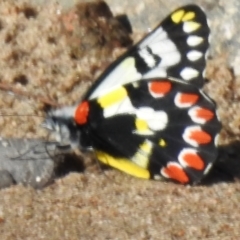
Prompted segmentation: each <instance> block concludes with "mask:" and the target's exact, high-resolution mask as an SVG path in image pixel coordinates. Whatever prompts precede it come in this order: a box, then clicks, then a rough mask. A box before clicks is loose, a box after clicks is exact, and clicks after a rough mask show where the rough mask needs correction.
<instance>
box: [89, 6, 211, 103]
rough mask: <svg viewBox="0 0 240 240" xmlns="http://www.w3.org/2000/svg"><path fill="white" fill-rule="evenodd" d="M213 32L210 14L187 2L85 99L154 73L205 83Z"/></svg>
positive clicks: (111, 69) (109, 70)
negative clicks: (209, 18) (208, 17)
mask: <svg viewBox="0 0 240 240" xmlns="http://www.w3.org/2000/svg"><path fill="white" fill-rule="evenodd" d="M209 32H210V30H209V27H208V24H207V19H206V15H205V13H204V12H203V11H202V9H201V8H200V7H198V6H196V5H187V6H185V7H181V8H179V9H177V10H175V11H174V12H173V13H171V14H170V15H169V16H168V17H167V18H166V19H165V20H164V21H163V22H162V23H161V24H160V25H159V26H157V27H156V28H155V29H154V30H153V31H152V32H151V33H149V34H148V35H147V36H146V37H145V38H144V39H143V40H141V41H140V42H139V43H137V44H136V45H135V46H133V47H132V48H131V49H130V50H128V51H127V52H126V53H125V54H124V55H123V56H122V57H120V58H119V59H118V60H117V61H115V62H114V63H113V64H111V65H110V66H109V67H108V68H107V69H106V71H105V72H104V73H103V74H102V75H101V76H100V78H99V79H98V80H97V81H96V82H95V84H94V85H93V86H92V88H91V89H90V90H89V92H87V94H86V96H85V99H88V98H90V99H92V98H96V97H98V96H99V95H100V94H102V93H104V92H105V91H107V90H109V89H111V88H114V87H116V86H120V85H124V84H126V83H129V82H133V81H139V80H144V79H148V78H152V77H173V78H178V79H180V80H182V81H185V82H189V83H192V84H194V85H196V86H198V87H202V85H203V82H204V79H203V73H204V69H205V65H206V60H205V58H206V52H207V50H208V47H209V41H208V38H209Z"/></svg>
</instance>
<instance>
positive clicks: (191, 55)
mask: <svg viewBox="0 0 240 240" xmlns="http://www.w3.org/2000/svg"><path fill="white" fill-rule="evenodd" d="M202 56H203V54H202V53H201V52H199V51H196V50H192V51H190V52H188V53H187V58H188V59H189V60H190V61H193V62H194V61H196V60H198V59H199V58H201V57H202Z"/></svg>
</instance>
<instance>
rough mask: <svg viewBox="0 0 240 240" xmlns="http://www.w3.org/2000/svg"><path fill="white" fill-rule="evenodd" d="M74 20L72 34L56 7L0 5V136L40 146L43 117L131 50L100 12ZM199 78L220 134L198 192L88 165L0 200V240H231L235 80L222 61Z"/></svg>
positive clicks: (236, 225)
mask: <svg viewBox="0 0 240 240" xmlns="http://www.w3.org/2000/svg"><path fill="white" fill-rule="evenodd" d="M75 10H76V11H78V14H79V15H78V16H79V18H80V19H81V22H82V25H81V28H80V29H79V31H73V29H78V22H77V21H76V15H75V13H74V12H73V11H71V10H70V11H68V12H64V11H62V10H61V7H60V6H59V5H57V4H54V3H52V4H50V5H48V7H47V8H46V7H41V6H38V7H33V6H32V5H31V4H29V3H26V2H24V1H0V45H1V47H0V49H1V52H0V69H1V71H0V80H1V81H0V84H2V85H1V87H2V88H3V87H5V89H9V88H10V87H11V89H12V90H14V92H15V95H13V96H12V95H9V94H6V91H2V92H1V96H0V107H1V109H2V114H3V115H4V116H3V117H1V118H0V126H1V135H2V136H5V137H6V136H14V137H20V138H22V137H35V138H40V137H41V138H44V137H46V132H45V131H44V130H43V129H41V128H39V127H38V125H39V124H40V122H41V121H42V117H41V116H43V114H44V110H45V109H46V108H48V107H49V105H51V104H53V103H58V104H71V103H74V102H75V101H76V100H77V99H80V97H81V95H82V94H83V93H84V92H85V90H86V89H87V88H88V87H89V86H90V85H91V83H92V81H93V79H96V77H97V76H98V75H99V74H100V72H101V71H102V70H103V69H104V68H105V67H106V66H107V65H108V64H109V63H110V62H112V61H113V60H114V59H116V57H117V56H119V55H120V54H121V53H122V52H123V51H124V50H125V47H127V46H128V45H130V44H131V39H130V35H129V32H128V30H127V29H125V28H123V27H122V26H120V25H119V23H118V21H116V19H115V18H113V16H112V14H111V12H110V10H108V9H107V8H106V6H104V7H102V5H101V4H100V5H98V4H95V5H94V4H93V5H90V7H89V5H81V7H79V8H75ZM140 10H141V9H140ZM118 11H120V10H119V9H118ZM98 14H100V15H101V14H102V15H101V17H100V18H99V15H98ZM89 16H90V17H89ZM89 19H91V20H89ZM96 26H97V27H96ZM96 29H97V30H98V31H96ZM133 36H134V39H135V38H136V39H139V38H140V35H138V34H135V35H133ZM76 46H78V47H76ZM79 46H80V47H79ZM207 75H208V78H209V79H211V80H209V82H208V83H207V84H206V86H205V89H206V91H207V92H208V94H209V95H210V96H211V97H212V98H213V99H215V101H216V102H217V104H218V111H219V116H220V118H221V120H222V123H223V130H222V132H221V136H220V139H221V141H220V142H221V144H220V145H221V146H220V157H219V161H218V163H217V164H216V167H215V168H214V169H213V171H212V172H211V173H210V174H209V175H208V176H207V178H206V179H204V181H203V182H202V184H201V185H199V186H181V185H178V184H174V183H171V182H156V181H144V180H139V179H135V178H133V177H130V176H127V175H125V174H123V173H120V172H118V171H116V170H112V169H107V170H105V171H101V170H100V169H99V168H98V166H96V163H95V162H91V161H90V160H88V165H87V167H86V169H85V171H84V172H78V173H70V174H68V175H67V176H65V177H63V178H60V179H58V180H56V181H55V182H54V183H52V184H51V185H49V186H48V187H46V188H44V189H42V190H34V189H32V188H31V187H24V186H21V185H16V186H12V187H10V188H6V189H2V190H0V232H1V233H0V234H1V237H0V239H3V240H5V239H9V240H12V239H24V240H28V239H29V240H30V239H31V240H32V239H51V240H54V239H71V240H74V239H172V240H173V239H174V240H176V239H177V240H184V239H191V240H195V239H216V240H217V239H221V240H228V239H229V240H235V239H236V240H237V239H240V207H239V202H240V184H239V178H240V161H239V157H240V152H239V146H240V144H239V141H238V139H239V133H240V127H239V126H240V115H238V114H237V113H238V112H240V109H239V107H240V104H239V93H238V92H239V90H238V88H237V87H238V85H239V84H240V79H239V78H238V77H237V76H235V75H234V74H233V71H232V69H231V68H230V67H229V63H228V62H227V58H226V54H225V53H224V52H223V53H222V54H221V55H220V54H219V55H215V56H214V57H212V59H211V60H209V61H208V69H207ZM17 93H18V94H17ZM6 114H10V115H14V116H17V117H13V116H11V117H6ZM19 114H24V115H26V114H30V115H32V116H29V117H26V116H23V117H20V116H19ZM33 115H34V117H33ZM36 116H40V117H36ZM13 129H14V131H13Z"/></svg>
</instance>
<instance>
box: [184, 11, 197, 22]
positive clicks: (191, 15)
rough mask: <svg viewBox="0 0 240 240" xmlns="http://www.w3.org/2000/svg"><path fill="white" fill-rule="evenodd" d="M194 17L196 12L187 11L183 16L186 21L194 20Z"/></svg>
mask: <svg viewBox="0 0 240 240" xmlns="http://www.w3.org/2000/svg"><path fill="white" fill-rule="evenodd" d="M193 18H195V12H187V13H186V14H185V15H184V16H183V18H182V21H183V22H185V21H189V20H192V19H193Z"/></svg>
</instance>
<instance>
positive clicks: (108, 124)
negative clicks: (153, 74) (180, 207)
mask: <svg viewBox="0 0 240 240" xmlns="http://www.w3.org/2000/svg"><path fill="white" fill-rule="evenodd" d="M89 104H90V113H89V119H88V126H87V127H86V129H87V132H88V136H89V139H91V140H90V141H91V145H92V146H93V148H94V149H95V150H96V153H97V156H98V158H99V160H100V161H102V162H104V163H106V164H108V165H110V166H113V167H116V168H118V169H120V170H122V171H124V172H127V173H129V174H131V175H134V176H138V177H143V178H159V177H160V176H163V177H165V178H169V179H173V180H176V181H178V182H181V183H184V184H185V183H193V182H198V181H200V180H201V179H202V177H203V176H204V175H205V174H206V173H207V172H208V171H209V169H210V168H211V166H212V164H213V162H214V161H215V160H216V158H217V154H218V151H217V147H216V141H217V135H218V133H219V131H220V128H221V125H220V122H219V120H218V118H217V115H216V106H215V104H214V102H213V101H212V100H211V99H210V98H209V97H207V96H206V95H205V94H204V93H203V92H202V91H201V90H199V89H198V88H197V87H196V86H194V85H191V84H186V83H183V82H181V81H178V80H174V79H160V78H158V79H145V80H144V81H140V82H135V83H129V84H126V85H124V86H121V87H119V88H116V89H115V90H113V91H110V92H109V93H106V94H103V95H102V96H100V97H99V98H97V99H95V100H91V101H90V102H89Z"/></svg>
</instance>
